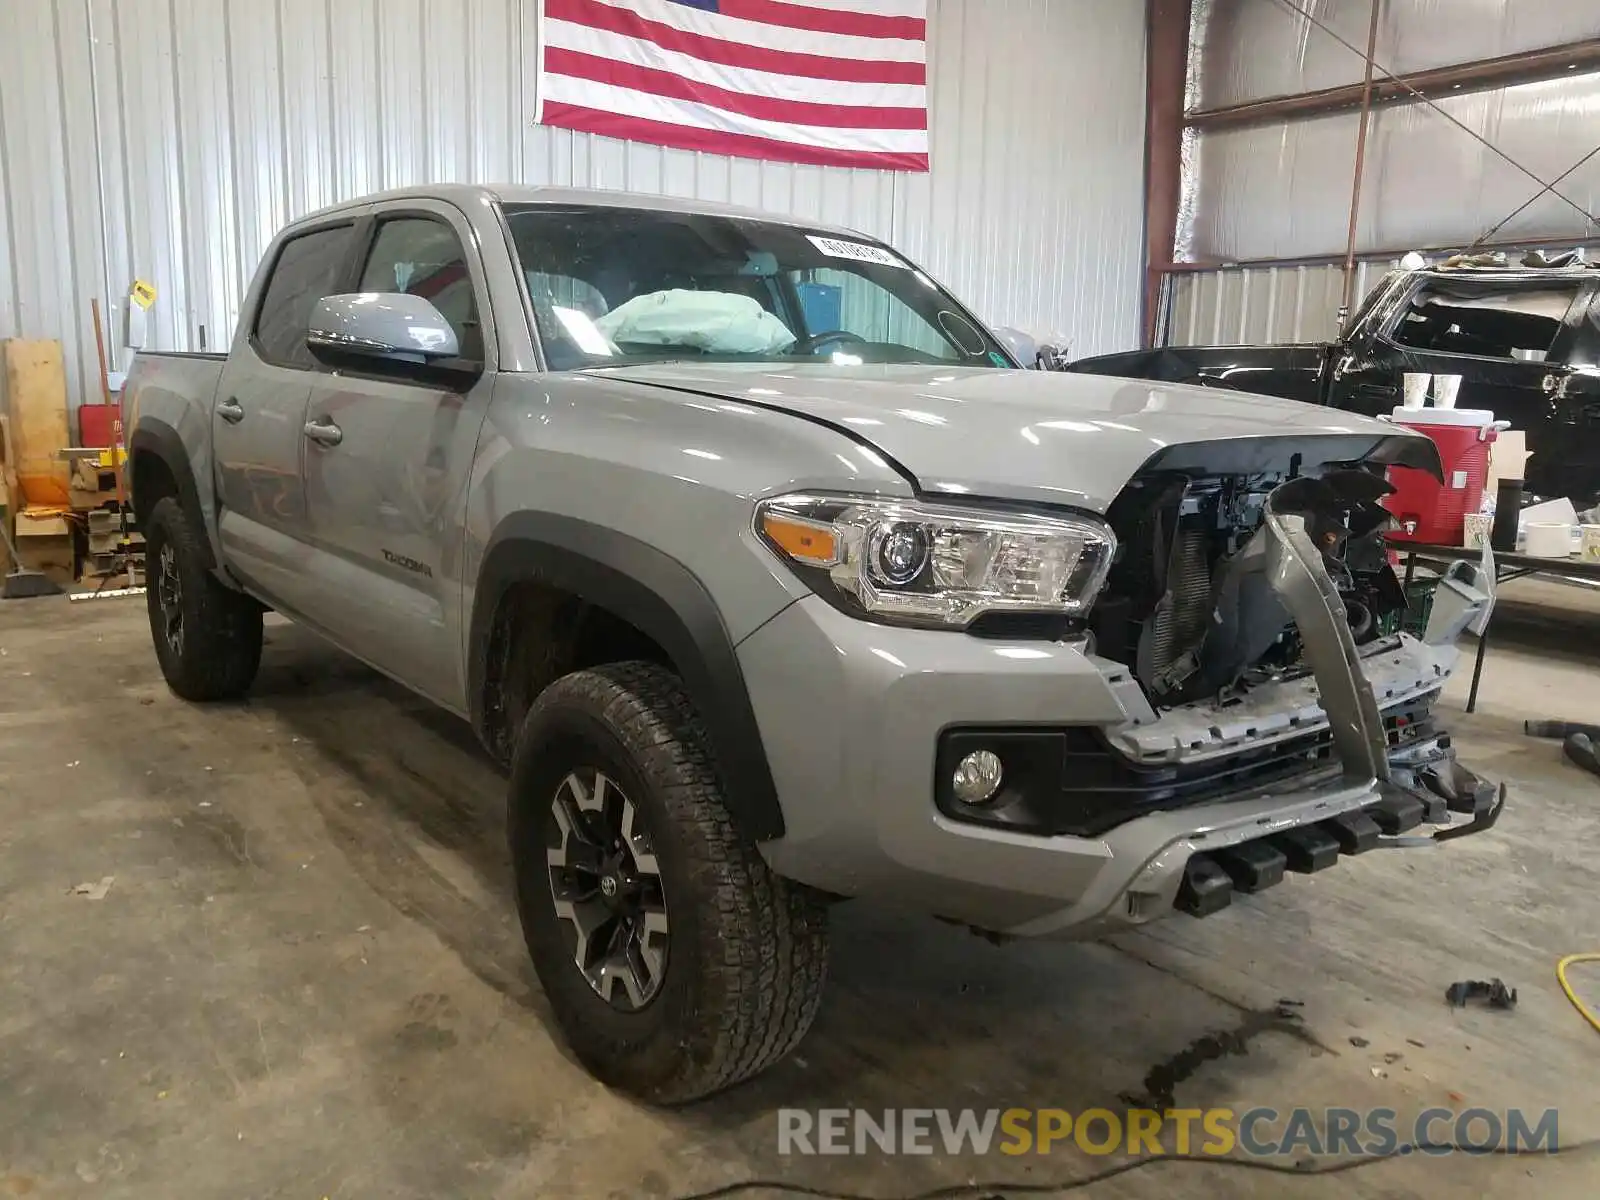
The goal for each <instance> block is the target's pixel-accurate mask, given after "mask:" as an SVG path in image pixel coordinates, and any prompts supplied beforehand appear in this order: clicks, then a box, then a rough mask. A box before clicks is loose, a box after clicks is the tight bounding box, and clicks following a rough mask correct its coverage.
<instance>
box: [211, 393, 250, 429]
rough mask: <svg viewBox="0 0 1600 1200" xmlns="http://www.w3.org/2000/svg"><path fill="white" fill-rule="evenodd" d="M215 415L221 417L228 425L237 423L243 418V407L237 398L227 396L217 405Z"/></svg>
mask: <svg viewBox="0 0 1600 1200" xmlns="http://www.w3.org/2000/svg"><path fill="white" fill-rule="evenodd" d="M217 416H219V417H221V418H222V419H223V420H224V421H226V422H227V423H228V424H229V425H237V424H238V423H239V422H240V421H242V420H244V407H243V406H242V405H241V404H240V403H239V402H238V401H237V400H235V399H233V398H232V397H229V398H228V399H227V400H223V401H221V402H220V403H219V404H218V405H217Z"/></svg>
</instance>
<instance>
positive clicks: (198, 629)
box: [144, 496, 261, 700]
mask: <svg viewBox="0 0 1600 1200" xmlns="http://www.w3.org/2000/svg"><path fill="white" fill-rule="evenodd" d="M204 538H205V532H204V531H203V530H201V529H197V528H196V527H195V525H194V522H192V521H191V520H190V519H189V517H188V515H187V514H186V513H185V512H184V511H183V507H182V505H180V504H179V503H178V500H177V498H176V497H173V496H167V497H164V498H163V499H161V500H159V501H157V502H156V504H155V505H154V507H152V508H151V510H150V515H149V516H148V517H146V518H145V521H144V545H145V574H146V578H145V585H146V586H145V602H146V606H147V608H148V609H149V612H150V637H151V640H153V641H154V642H155V648H156V658H157V659H158V660H159V661H160V663H161V674H162V675H163V676H165V677H166V681H167V686H168V687H170V688H171V689H172V690H173V691H174V692H176V693H177V694H178V695H179V696H181V697H183V698H184V699H185V700H231V699H234V698H236V697H238V696H242V695H243V694H244V693H245V692H246V691H247V690H248V689H249V687H250V684H251V683H252V682H253V681H254V679H255V677H256V668H257V667H259V666H260V665H261V606H260V605H259V604H257V603H256V602H255V601H254V600H253V599H251V598H250V597H249V596H246V595H244V594H243V593H242V592H236V591H234V590H233V589H232V588H229V587H226V586H225V585H224V584H222V583H221V582H220V581H219V580H218V579H217V578H216V576H215V575H213V574H212V573H211V569H210V566H209V563H210V555H209V554H208V553H207V552H206V546H205V542H204V540H203V539H204ZM174 579H175V581H176V584H177V589H176V591H175V592H174V591H172V590H171V584H172V582H173V580H174ZM174 614H176V616H177V618H178V620H177V622H176V623H174V622H173V621H172V619H171V618H172V616H173V615H174Z"/></svg>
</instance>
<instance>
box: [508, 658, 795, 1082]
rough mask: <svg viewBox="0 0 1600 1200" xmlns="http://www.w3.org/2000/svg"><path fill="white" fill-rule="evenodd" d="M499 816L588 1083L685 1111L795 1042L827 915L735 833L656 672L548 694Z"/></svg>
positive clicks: (565, 684)
mask: <svg viewBox="0 0 1600 1200" xmlns="http://www.w3.org/2000/svg"><path fill="white" fill-rule="evenodd" d="M508 810H509V821H510V837H511V851H512V860H513V869H514V871H515V875H516V886H517V907H518V911H519V913H520V915H521V918H522V929H523V935H524V937H525V938H526V940H527V943H528V950H529V953H530V954H531V955H532V957H533V963H534V969H535V970H536V971H537V972H538V975H539V981H540V983H541V984H542V985H543V987H544V991H545V994H546V995H547V996H548V997H549V999H550V1004H551V1008H552V1009H553V1010H554V1012H555V1017H556V1021H557V1023H558V1024H559V1025H560V1027H561V1031H562V1033H563V1035H564V1036H565V1037H566V1039H567V1041H568V1043H569V1044H570V1045H571V1046H572V1049H573V1051H574V1053H575V1054H576V1055H577V1056H578V1058H579V1060H580V1061H581V1062H582V1063H583V1064H584V1066H585V1067H587V1068H588V1069H589V1071H590V1072H591V1073H592V1074H594V1075H595V1076H596V1078H598V1079H599V1080H600V1081H601V1082H603V1083H606V1084H608V1085H610V1086H613V1087H617V1088H619V1089H622V1090H624V1091H627V1092H630V1093H632V1094H634V1095H637V1096H639V1097H640V1098H642V1099H645V1100H648V1101H651V1102H653V1103H657V1104H681V1103H685V1102H687V1101H690V1100H695V1099H698V1098H700V1097H703V1096H707V1095H710V1094H711V1093H713V1092H717V1091H720V1090H722V1089H723V1088H727V1087H730V1086H732V1085H733V1084H735V1083H738V1082H739V1081H740V1080H743V1079H746V1078H749V1077H750V1076H752V1075H755V1074H757V1073H758V1072H760V1071H763V1070H765V1069H766V1068H767V1067H769V1066H771V1065H773V1064H774V1063H776V1062H778V1061H779V1060H780V1059H782V1058H783V1057H784V1056H785V1055H786V1054H788V1053H789V1052H790V1051H791V1050H792V1049H793V1048H794V1047H795V1046H796V1045H797V1044H798V1043H799V1042H800V1039H801V1038H802V1037H803V1036H804V1035H805V1032H806V1030H807V1029H808V1028H809V1027H810V1025H811V1021H812V1019H813V1018H814V1017H815V1015H816V1012H817V1007H818V1005H819V1003H820V1001H821V997H822V986H823V979H824V975H825V971H826V962H827V928H826V909H825V907H824V905H823V902H822V900H821V898H820V897H819V896H817V895H816V894H815V893H813V892H812V891H810V890H809V889H807V888H805V887H803V886H802V885H799V884H795V883H792V882H790V881H788V880H785V879H783V878H781V877H779V876H777V875H774V874H773V873H772V872H771V871H770V870H769V869H768V868H767V865H766V863H765V862H764V861H763V860H762V858H761V855H760V854H759V852H758V851H757V850H756V848H755V846H754V845H753V844H752V843H751V842H750V841H749V840H748V839H746V838H745V837H743V836H741V835H740V833H739V832H738V830H736V829H735V827H734V824H733V821H732V819H731V817H730V816H729V813H728V808H727V804H726V802H725V801H724V800H723V797H722V791H721V787H720V785H719V783H718V781H717V778H716V775H715V773H714V771H713V769H712V760H711V754H710V751H709V746H708V741H707V737H706V733H705V727H704V725H703V724H702V722H701V720H700V718H699V716H698V714H697V713H696V712H695V710H694V708H693V706H692V705H691V704H690V702H689V700H688V697H687V696H686V695H685V694H684V691H683V687H682V684H681V683H680V682H679V681H678V679H677V677H676V676H674V675H673V674H672V673H671V672H670V671H668V670H666V669H665V668H663V667H659V666H656V665H655V664H652V663H644V662H633V663H617V664H611V665H608V666H603V667H598V668H595V669H593V670H588V671H578V672H575V673H574V674H571V675H567V676H565V677H564V678H562V679H559V680H557V681H556V682H555V683H553V684H551V685H550V687H549V688H547V689H546V690H545V691H544V693H543V694H542V695H540V697H539V698H538V700H537V701H536V702H535V703H534V705H533V707H532V709H531V710H530V711H529V713H528V718H527V721H526V723H525V724H524V725H523V729H522V735H521V737H520V738H519V739H518V743H517V751H516V755H515V758H514V759H513V762H512V774H511V796H510V802H509V805H508Z"/></svg>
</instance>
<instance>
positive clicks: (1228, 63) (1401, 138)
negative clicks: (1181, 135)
mask: <svg viewBox="0 0 1600 1200" xmlns="http://www.w3.org/2000/svg"><path fill="white" fill-rule="evenodd" d="M1195 2H1196V12H1197V21H1196V27H1197V33H1198V34H1199V36H1200V37H1201V39H1202V40H1201V44H1200V45H1199V46H1197V47H1196V49H1195V51H1194V53H1193V54H1192V56H1191V63H1190V67H1191V93H1192V94H1191V96H1190V105H1191V107H1193V108H1201V109H1204V108H1215V107H1219V106H1225V105H1230V104H1238V103H1242V102H1245V101H1249V100H1256V99H1261V98H1263V97H1267V96H1277V95H1292V94H1297V93H1301V92H1305V91H1309V90H1314V89H1318V88H1325V87H1331V86H1337V85H1341V84H1348V83H1359V82H1360V80H1361V77H1362V74H1363V70H1364V57H1363V55H1364V51H1365V48H1366V41H1367V28H1368V22H1369V19H1370V14H1371V3H1372V0H1295V2H1296V4H1297V5H1298V6H1299V7H1300V8H1303V9H1304V10H1305V11H1306V12H1308V13H1309V14H1311V16H1314V17H1315V18H1316V19H1317V21H1319V22H1321V23H1322V24H1323V25H1326V26H1327V27H1328V29H1331V30H1332V31H1333V34H1336V35H1337V37H1335V36H1333V35H1332V34H1330V33H1329V32H1328V31H1327V30H1324V29H1322V28H1318V27H1317V25H1315V24H1313V23H1312V22H1311V21H1310V20H1308V19H1307V17H1306V16H1305V15H1302V14H1301V13H1299V12H1296V11H1294V10H1293V9H1291V8H1289V7H1287V6H1286V4H1284V3H1279V2H1278V0H1195ZM1596 36H1600V0H1569V2H1566V3H1558V2H1555V0H1549V2H1545V3H1540V2H1538V0H1380V8H1379V26H1378V41H1377V48H1376V52H1375V55H1374V59H1375V61H1376V62H1377V64H1378V65H1379V66H1380V67H1381V68H1383V69H1387V70H1389V71H1397V72H1404V71H1411V70H1418V69H1425V68H1431V67H1440V66H1448V65H1455V64H1459V63H1464V62H1472V61H1475V60H1479V59H1485V58H1495V57H1500V56H1503V55H1507V54H1512V53H1515V52H1517V51H1523V50H1532V49H1539V48H1543V47H1549V46H1559V45H1564V44H1567V43H1571V42H1574V41H1579V40H1582V39H1585V38H1593V37H1596ZM1341 39H1342V42H1343V43H1348V44H1341ZM1439 108H1440V109H1442V110H1443V113H1444V114H1446V115H1441V113H1440V112H1437V111H1435V110H1434V109H1432V108H1431V107H1429V106H1427V105H1424V104H1406V105H1401V106H1397V107H1392V108H1380V109H1379V110H1377V111H1376V112H1375V113H1374V114H1373V120H1372V127H1371V131H1370V133H1369V136H1368V144H1367V159H1366V169H1365V172H1364V176H1363V181H1362V196H1361V206H1360V207H1361V211H1360V220H1359V224H1358V227H1357V236H1356V245H1357V249H1358V251H1367V252H1374V253H1377V252H1386V251H1389V250H1405V249H1408V248H1411V247H1412V246H1450V245H1456V246H1465V245H1468V244H1470V243H1471V242H1473V241H1474V240H1475V239H1477V238H1478V237H1479V236H1480V235H1483V234H1484V233H1486V232H1487V231H1488V230H1489V229H1490V228H1492V227H1493V226H1494V225H1495V224H1496V223H1498V222H1499V221H1500V220H1501V219H1502V218H1504V217H1506V216H1507V215H1508V214H1510V213H1511V212H1512V211H1513V210H1514V209H1516V208H1517V206H1518V205H1520V204H1522V203H1523V202H1524V201H1525V200H1528V199H1529V198H1531V197H1533V196H1534V195H1535V194H1536V193H1538V191H1539V189H1540V184H1539V183H1538V182H1536V181H1535V180H1533V179H1530V178H1529V177H1528V175H1527V174H1524V173H1523V172H1522V171H1519V170H1518V169H1517V168H1516V167H1515V166H1513V165H1511V164H1510V163H1508V162H1507V161H1506V160H1505V158H1503V157H1501V156H1500V155H1497V154H1496V153H1495V152H1494V151H1492V150H1490V149H1489V148H1488V147H1486V146H1484V145H1483V143H1482V142H1479V141H1477V140H1475V139H1474V138H1473V137H1472V136H1471V135H1470V134H1469V133H1468V132H1466V130H1471V131H1472V133H1476V134H1478V135H1480V136H1481V137H1483V138H1486V139H1487V140H1488V141H1489V142H1491V143H1493V144H1494V145H1495V146H1497V147H1499V148H1500V150H1502V151H1503V152H1504V154H1506V155H1509V156H1510V157H1511V158H1513V159H1515V160H1517V161H1518V162H1519V163H1521V164H1522V165H1524V166H1526V167H1527V168H1528V170H1530V171H1532V172H1533V173H1534V175H1536V176H1538V178H1539V179H1541V180H1548V179H1554V178H1555V177H1556V176H1558V175H1561V174H1562V173H1563V172H1564V171H1566V170H1567V169H1568V168H1570V167H1572V166H1573V164H1574V163H1576V162H1578V160H1579V159H1581V158H1582V157H1583V156H1584V155H1585V154H1586V153H1588V152H1589V151H1590V150H1591V149H1593V148H1594V147H1595V146H1596V145H1600V73H1587V74H1576V73H1575V74H1572V75H1567V76H1563V77H1562V78H1559V79H1553V80H1550V81H1548V82H1543V83H1530V84H1524V85H1520V86H1516V87H1509V88H1502V89H1498V90H1493V91H1484V92H1476V93H1470V94H1462V95H1458V96H1456V95H1453V96H1448V97H1446V98H1445V99H1443V100H1441V101H1440V102H1439ZM1452 118H1453V119H1454V121H1456V122H1459V126H1458V125H1456V124H1452V120H1451V119H1452ZM1358 123H1359V116H1358V114H1356V113H1354V112H1347V113H1341V114H1338V115H1335V116H1327V117H1317V118H1313V119H1310V120H1298V121H1291V122H1278V123H1273V124H1268V125H1261V126H1256V127H1254V128H1244V129H1235V130H1217V131H1213V132H1208V133H1203V134H1200V135H1199V136H1198V138H1196V139H1194V144H1193V149H1192V152H1191V164H1192V167H1191V175H1190V178H1189V179H1188V180H1187V181H1186V182H1187V185H1188V186H1187V189H1186V191H1187V195H1188V203H1187V204H1186V207H1185V216H1186V220H1185V223H1184V227H1183V228H1182V229H1181V230H1180V234H1179V238H1178V247H1179V256H1180V258H1181V259H1184V260H1189V261H1201V262H1203V261H1208V260H1219V261H1224V262H1226V261H1243V260H1251V259H1268V258H1310V257H1315V256H1321V255H1326V254H1332V253H1337V252H1342V251H1343V249H1344V244H1345V237H1346V229H1347V225H1348V221H1349V211H1350V208H1349V206H1350V184H1351V179H1352V172H1353V169H1354V161H1355V146H1356V133H1357V126H1358ZM1460 126H1465V129H1463V128H1461V127H1460ZM1560 190H1561V191H1562V192H1563V193H1565V194H1566V195H1567V196H1569V197H1571V199H1572V200H1574V201H1575V202H1577V203H1578V204H1579V205H1580V206H1582V207H1583V208H1584V209H1586V210H1587V211H1589V212H1594V211H1595V210H1596V208H1600V158H1596V159H1591V160H1590V161H1589V162H1588V163H1586V164H1585V165H1584V166H1582V167H1580V168H1579V169H1578V170H1577V171H1576V172H1574V173H1573V174H1572V175H1571V176H1568V177H1567V178H1566V179H1564V180H1563V181H1562V183H1561V185H1560ZM1495 236H1496V240H1502V241H1513V240H1517V239H1547V238H1561V239H1565V238H1571V239H1573V240H1575V241H1576V240H1581V239H1583V238H1585V237H1589V238H1592V237H1593V236H1594V229H1593V228H1592V227H1591V226H1590V224H1589V223H1588V222H1587V220H1586V219H1585V217H1584V215H1583V214H1581V213H1579V212H1577V211H1575V210H1574V209H1573V208H1572V207H1571V206H1570V205H1568V204H1566V203H1564V202H1563V201H1561V200H1560V199H1559V198H1557V197H1554V196H1549V195H1546V196H1543V197H1541V198H1540V199H1538V200H1536V201H1535V202H1534V203H1533V204H1532V205H1530V206H1529V207H1528V209H1527V210H1526V211H1525V212H1523V213H1521V214H1520V215H1519V216H1518V217H1517V218H1516V219H1515V220H1514V221H1512V222H1511V223H1509V224H1507V225H1506V226H1505V228H1503V229H1502V230H1500V231H1499V232H1498V233H1497V234H1496V235H1495Z"/></svg>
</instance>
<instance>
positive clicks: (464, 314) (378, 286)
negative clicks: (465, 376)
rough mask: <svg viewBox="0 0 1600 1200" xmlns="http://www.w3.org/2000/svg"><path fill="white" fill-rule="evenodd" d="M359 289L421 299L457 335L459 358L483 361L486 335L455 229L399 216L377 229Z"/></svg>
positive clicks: (416, 218) (419, 218) (417, 218)
mask: <svg viewBox="0 0 1600 1200" xmlns="http://www.w3.org/2000/svg"><path fill="white" fill-rule="evenodd" d="M356 290H357V291H361V292H403V293H406V294H408V295H412V296H421V297H422V298H423V299H425V300H428V301H430V302H431V303H432V304H433V306H434V307H435V308H437V309H438V310H439V314H440V315H441V316H442V317H444V319H445V320H446V321H448V322H449V323H450V327H451V328H452V329H454V330H455V331H456V343H457V344H458V345H459V346H460V348H461V357H462V358H465V359H471V360H474V361H477V362H481V361H482V360H483V330H482V326H480V325H479V323H478V303H477V300H476V298H475V297H474V295H473V291H472V274H471V272H470V271H469V270H468V269H467V256H466V253H465V251H463V250H462V248H461V239H460V238H458V237H457V236H456V232H455V230H453V229H451V228H450V226H448V225H446V224H445V223H444V222H443V221H435V220H432V219H431V218H428V217H396V218H394V219H392V220H388V221H385V222H383V224H381V225H379V226H378V236H377V238H376V239H375V240H374V241H373V243H372V251H371V253H370V254H368V255H367V264H366V266H365V267H364V268H363V269H362V272H361V285H360V287H358V288H357V289H356Z"/></svg>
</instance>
